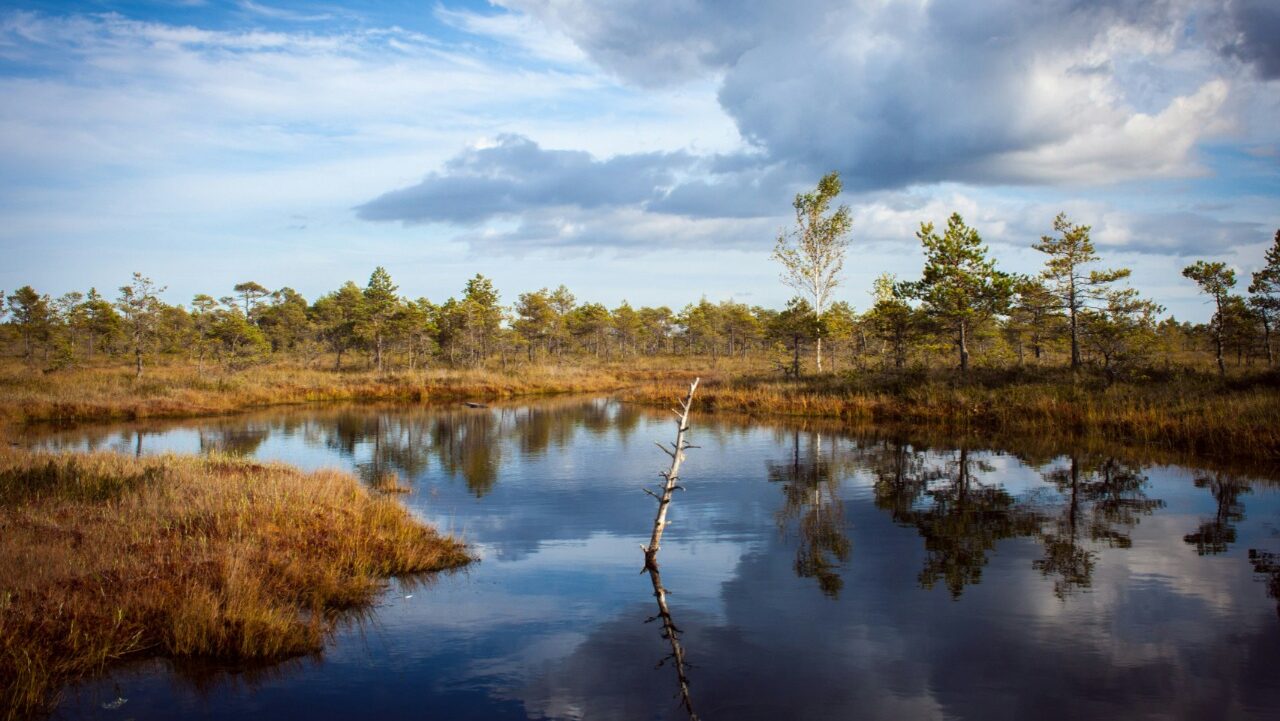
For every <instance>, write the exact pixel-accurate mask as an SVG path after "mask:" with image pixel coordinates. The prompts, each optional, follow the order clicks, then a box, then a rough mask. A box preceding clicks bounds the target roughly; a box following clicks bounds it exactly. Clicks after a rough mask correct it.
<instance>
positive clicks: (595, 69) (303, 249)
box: [0, 0, 1280, 319]
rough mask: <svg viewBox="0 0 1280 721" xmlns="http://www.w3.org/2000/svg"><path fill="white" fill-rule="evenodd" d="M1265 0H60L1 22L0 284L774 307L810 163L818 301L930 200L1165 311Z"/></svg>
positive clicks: (1267, 119) (1235, 118)
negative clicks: (1062, 247)
mask: <svg viewBox="0 0 1280 721" xmlns="http://www.w3.org/2000/svg"><path fill="white" fill-rule="evenodd" d="M1276 117H1280V6H1277V5H1276V4H1275V3H1274V2H1268V1H1267V0H1232V1H1231V2H1227V3H1221V2H1207V1H1205V0H1161V1H1157V2H1147V1H1145V0H1142V1H1139V0H1106V1H1103V2H1082V1H1081V0H1047V1H1046V2H1041V3H1034V4H1030V3H1023V2H1018V1H1016V0H995V1H993V2H987V3H982V4H975V3H971V2H959V1H958V0H951V1H942V0H933V1H930V0H876V2H863V3H860V2H835V0H802V1H800V2H787V3H781V2H778V3H766V2H740V3H736V2H674V1H670V2H668V1H666V0H647V1H643V0H621V1H619V2H611V3H586V2H582V1H581V0H502V2H500V3H493V4H491V3H486V2H470V3H462V2H439V3H434V4H432V3H410V2H381V3H358V4H353V3H331V4H325V3H287V2H274V1H273V2H267V1H265V0H264V1H263V2H256V1H255V2H250V1H247V0H246V1H242V2H212V1H210V2H169V3H148V2H119V3H117V2H83V3H48V2H46V3H22V2H10V3H6V4H5V6H4V9H2V10H0V254H2V255H3V257H4V258H5V262H4V263H3V264H0V288H3V289H12V288H14V287H17V286H18V285H22V284H26V283H30V284H32V285H34V286H36V287H37V288H39V289H40V290H41V291H44V292H49V293H53V294H58V293H62V292H65V291H68V290H74V289H81V290H83V289H85V288H87V287H89V286H97V287H98V288H99V289H109V290H110V291H111V292H112V293H113V292H114V289H115V288H116V287H117V286H119V285H120V284H122V283H123V282H124V281H125V280H126V279H127V278H128V275H129V273H130V272H132V271H135V270H137V271H141V272H143V273H145V274H147V275H150V276H152V277H153V278H155V279H156V280H157V281H159V282H160V283H162V284H164V285H167V286H168V288H169V290H168V292H167V293H166V296H167V299H168V300H169V301H170V302H186V301H189V299H190V297H191V295H193V294H195V293H198V292H208V293H211V294H213V295H219V294H222V293H226V292H229V291H230V288H231V286H232V285H233V284H234V283H236V282H239V281H243V280H250V279H252V280H256V281H258V282H260V283H263V284H264V285H267V286H269V287H272V288H276V287H281V286H285V285H289V286H292V287H294V288H296V289H298V290H299V291H301V292H302V293H303V294H304V295H306V296H307V297H308V298H314V297H315V296H316V295H318V294H320V293H323V292H326V291H328V290H331V289H333V288H335V287H337V286H338V285H339V284H340V283H341V282H343V281H345V280H348V279H353V280H356V281H357V282H361V283H362V282H363V281H364V280H365V279H366V278H367V277H368V275H369V272H370V271H371V270H372V269H373V267H374V266H376V265H383V266H386V267H387V268H388V269H389V270H390V271H391V273H392V275H393V277H394V278H395V279H396V281H397V282H398V283H399V284H400V286H401V291H402V292H404V293H406V294H408V295H412V296H427V297H429V298H432V299H435V300H440V299H443V298H444V297H447V296H449V295H453V294H456V293H458V292H459V290H460V288H461V286H462V284H463V282H464V281H465V279H466V278H467V277H469V276H470V275H472V274H474V273H477V272H480V273H484V274H486V275H488V276H491V277H492V278H494V279H495V281H496V282H497V284H498V287H499V289H500V290H501V291H502V292H503V294H504V298H505V299H507V300H512V299H514V297H515V295H516V294H518V293H520V292H523V291H526V290H533V289H536V288H538V287H541V286H546V285H551V286H554V285H557V284H559V283H565V284H567V285H569V287H570V288H571V289H573V290H574V291H575V292H576V293H577V295H578V296H579V297H580V298H583V299H589V300H597V301H601V302H605V303H608V304H610V305H612V304H615V303H617V302H619V301H621V300H623V299H628V300H630V301H631V302H632V303H642V304H659V303H661V304H667V305H672V306H676V307H678V306H682V305H683V304H685V303H687V302H690V301H694V300H696V299H697V298H698V297H699V296H701V295H704V294H705V295H706V296H707V297H708V298H711V299H712V300H719V299H724V298H735V299H738V300H741V301H744V302H748V303H759V304H764V305H774V306H777V305H781V304H782V303H783V302H784V301H785V299H786V297H787V295H788V292H787V290H786V288H785V287H783V286H782V285H781V283H779V282H778V278H777V269H776V267H775V266H774V265H773V263H772V262H771V261H770V260H769V251H770V250H771V248H772V245H773V239H774V237H775V236H776V235H777V233H778V231H779V230H780V229H782V228H784V227H786V226H787V224H788V222H789V220H788V215H789V211H790V207H789V201H790V198H791V197H792V196H793V195H794V193H796V192H797V191H800V190H803V189H805V188H806V187H812V185H813V184H814V183H815V182H816V180H817V178H818V177H820V176H821V175H822V174H823V173H824V172H826V171H828V170H833V169H834V170H839V171H840V172H841V175H842V177H843V178H844V179H845V184H846V193H845V198H844V201H845V202H847V203H848V204H849V205H850V206H852V209H853V215H854V231H853V244H852V247H851V251H850V253H851V257H850V262H849V263H848V271H847V273H846V277H845V284H844V286H843V287H842V288H841V289H840V290H839V291H838V292H837V295H838V297H839V298H840V299H843V300H847V301H849V302H850V303H852V304H853V305H854V306H855V307H859V308H865V307H866V306H867V304H868V290H869V289H870V285H871V280H872V279H873V278H874V277H875V276H876V275H878V274H879V273H880V272H884V271H888V272H894V273H897V274H899V275H901V276H904V277H911V276H914V275H915V274H917V273H918V272H919V265H920V254H919V250H918V244H917V241H916V240H915V238H914V235H913V232H914V229H915V228H916V227H917V226H918V225H919V223H920V222H921V221H926V220H928V221H935V222H938V221H941V220H942V219H944V218H945V217H946V216H947V215H948V214H950V213H951V212H952V211H959V212H961V213H962V214H963V215H964V216H965V217H966V219H967V220H968V221H969V222H970V224H972V225H974V226H976V227H977V228H978V229H979V231H980V232H981V233H982V234H983V236H984V238H986V239H987V240H988V241H989V243H990V244H991V246H992V250H993V252H994V253H995V254H996V256H997V257H998V258H999V259H1000V261H1001V263H1002V264H1003V266H1004V267H1006V268H1007V269H1010V270H1016V271H1020V272H1032V271H1034V270H1035V269H1036V268H1037V267H1038V266H1039V264H1040V262H1041V258H1040V257H1039V254H1038V253H1036V252H1035V251H1033V250H1031V249H1030V244H1031V243H1032V242H1034V241H1035V240H1036V239H1037V238H1038V237H1039V236H1040V235H1041V234H1044V233H1047V232H1049V231H1050V228H1051V222H1052V219H1053V216H1054V215H1055V214H1056V213H1058V212H1059V211H1063V210H1065V211H1067V212H1068V213H1069V214H1070V215H1071V217H1072V218H1073V219H1074V220H1076V221H1077V222H1082V223H1088V224H1091V225H1092V226H1093V227H1094V237H1095V240H1096V242H1097V244H1098V246H1099V250H1100V252H1101V253H1102V254H1103V255H1104V258H1105V260H1106V261H1107V262H1108V263H1109V264H1120V265H1128V266H1130V267H1133V268H1134V269H1135V272H1134V277H1133V282H1134V284H1135V285H1137V286H1138V287H1140V288H1142V289H1143V290H1144V291H1145V292H1146V293H1148V294H1149V295H1152V296H1154V297H1155V298H1156V299H1157V300H1159V301H1160V302H1162V303H1164V304H1165V305H1166V306H1167V307H1168V308H1169V310H1170V312H1172V313H1174V314H1175V315H1177V316H1178V317H1183V318H1191V319H1203V318H1205V317H1206V316H1207V315H1208V310H1207V307H1206V306H1205V305H1204V304H1203V303H1202V302H1201V300H1200V299H1199V298H1197V297H1196V295H1195V290H1194V288H1193V287H1192V286H1191V285H1190V284H1189V283H1188V282H1187V281H1185V280H1184V279H1182V278H1181V277H1180V275H1179V270H1180V269H1181V268H1182V267H1183V266H1184V265H1186V264H1188V263H1189V262H1190V261H1191V260H1193V259H1197V258H1213V259H1220V260H1225V261H1227V262H1228V263H1230V264H1232V265H1233V266H1234V267H1236V268H1237V269H1238V270H1239V271H1240V272H1241V273H1247V272H1249V271H1250V270H1252V269H1254V268H1256V267H1257V266H1258V263H1259V262H1260V259H1261V255H1262V250H1263V248H1265V247H1266V246H1267V245H1268V244H1269V243H1270V240H1271V237H1272V235H1273V234H1274V232H1275V230H1276V228H1277V227H1280V123H1276V122H1275V118H1276Z"/></svg>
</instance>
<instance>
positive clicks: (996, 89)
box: [504, 0, 1262, 188]
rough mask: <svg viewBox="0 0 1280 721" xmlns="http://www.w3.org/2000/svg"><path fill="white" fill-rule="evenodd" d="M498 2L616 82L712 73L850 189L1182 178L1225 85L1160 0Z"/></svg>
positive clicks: (742, 119) (757, 121) (754, 127)
mask: <svg viewBox="0 0 1280 721" xmlns="http://www.w3.org/2000/svg"><path fill="white" fill-rule="evenodd" d="M504 4H506V5H508V6H509V7H511V8H513V9H515V10H518V11H520V12H523V13H526V14H528V15H531V16H534V17H537V18H539V19H540V20H542V21H543V22H544V23H547V24H550V25H552V26H554V27H555V28H556V29H557V30H558V31H560V32H563V33H564V34H566V35H567V36H568V37H570V38H572V39H573V40H574V41H575V42H576V43H577V44H578V45H579V47H581V48H582V49H583V51H584V52H586V53H587V54H588V55H589V56H591V57H592V58H593V59H594V60H595V61H596V62H598V63H599V64H600V65H601V66H603V67H604V68H606V69H608V70H610V71H612V72H614V73H616V74H617V75H618V76H620V77H622V78H624V79H626V80H628V81H630V82H633V83H637V84H639V85H662V84H668V83H677V82H681V81H687V80H689V79H690V78H695V77H701V76H706V75H714V76H718V77H721V78H722V81H721V87H720V91H719V99H720V103H721V106H722V107H723V108H724V110H725V111H726V112H727V113H728V114H729V115H730V116H731V117H732V118H733V119H734V121H735V122H736V123H737V124H738V128H739V131H740V132H741V133H742V134H743V136H744V137H746V138H747V139H749V140H750V141H751V142H753V143H754V144H756V145H757V146H758V147H760V148H761V149H763V150H764V151H765V152H766V153H767V154H768V155H769V156H770V157H771V158H772V159H773V160H775V161H786V162H794V163H799V164H802V165H804V166H805V167H807V168H810V169H827V168H830V167H834V168H837V169H839V170H841V171H842V172H843V173H844V174H845V177H846V182H847V184H849V185H852V186H859V187H864V188H875V187H893V186H901V185H907V184H911V183H921V182H937V181H947V180H950V181H965V182H982V183H1005V182H1015V183H1027V182H1031V183H1061V182H1069V183H1086V184H1092V183H1110V182H1115V181H1118V180H1125V179H1131V178H1150V177H1170V176H1185V175H1191V174H1195V173H1198V172H1201V169H1200V167H1199V166H1198V164H1197V162H1196V158H1195V152H1194V151H1195V146H1196V144H1197V143H1198V142H1199V141H1201V140H1202V139H1204V138H1205V137H1208V136H1211V135H1212V134H1213V133H1215V132H1220V131H1221V130H1223V129H1224V128H1225V124H1224V123H1222V122H1221V121H1220V119H1219V115H1220V110H1221V108H1222V106H1223V103H1224V101H1225V99H1226V96H1227V94H1228V93H1229V91H1230V85H1229V84H1228V83H1227V82H1226V81H1225V80H1223V79H1222V78H1221V77H1219V76H1218V75H1217V74H1215V69H1214V68H1213V67H1210V66H1204V65H1203V63H1202V62H1201V61H1200V60H1199V59H1197V60H1196V62H1198V63H1201V66H1200V67H1196V68H1188V67H1187V63H1188V61H1187V58H1192V57H1193V56H1194V58H1200V56H1201V55H1214V53H1212V52H1210V51H1208V50H1206V49H1205V48H1203V47H1199V46H1196V47H1189V46H1188V41H1187V40H1186V37H1187V36H1189V35H1194V33H1192V31H1191V29H1189V27H1188V23H1189V21H1190V19H1191V17H1192V15H1193V13H1191V11H1190V10H1188V7H1187V4H1186V3H1183V2H1175V1H1174V0H1168V1H1166V2H1139V1H1138V0H1112V1H1111V2H1103V3H1081V2H1078V1H1077V0H1057V1H1056V2H1048V3H1024V2H1018V1H1016V0H1006V1H1004V2H996V3H983V4H981V5H978V6H975V5H974V4H972V3H965V2H931V3H920V2H915V1H914V0H888V1H887V2H874V3H872V2H866V3H847V2H836V1H835V0H806V1H805V2H800V3H787V4H782V3H776V4H767V5H766V4H762V3H720V2H710V1H706V2H687V3H676V2H641V1H640V0H632V1H628V2H623V3H611V4H609V5H608V6H598V5H592V4H589V3H584V2H581V1H580V0H505V2H504ZM1244 37H1245V38H1246V39H1247V37H1251V36H1244ZM1241 42H1242V43H1244V42H1245V40H1241ZM1241 47H1242V48H1247V49H1248V50H1247V52H1250V53H1254V54H1258V53H1262V51H1261V50H1260V49H1258V48H1259V47H1260V45H1258V44H1256V43H1254V44H1249V43H1245V45H1242V46H1241ZM1239 52H1241V53H1244V52H1246V50H1245V49H1241V50H1240V51H1239ZM1170 59H1176V60H1177V62H1171V63H1170V64H1172V65H1174V66H1176V70H1175V71H1172V72H1170V73H1165V72H1164V71H1162V69H1161V66H1162V65H1163V64H1165V61H1168V60H1170ZM1189 70H1194V72H1188V71H1189ZM1175 74H1176V75H1177V78H1176V79H1173V75H1175ZM1188 78H1190V81H1189V80H1188Z"/></svg>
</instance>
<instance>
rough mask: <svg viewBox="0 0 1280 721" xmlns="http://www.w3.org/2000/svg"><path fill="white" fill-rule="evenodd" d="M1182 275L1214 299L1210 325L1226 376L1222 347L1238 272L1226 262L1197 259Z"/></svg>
mask: <svg viewBox="0 0 1280 721" xmlns="http://www.w3.org/2000/svg"><path fill="white" fill-rule="evenodd" d="M1182 275H1183V276H1184V277H1186V278H1189V279H1191V280H1192V281H1195V283H1196V285H1198V286H1200V292H1202V293H1204V294H1205V295H1208V296H1209V297H1210V298H1211V299H1212V300H1213V304H1214V308H1215V310H1214V313H1213V320H1212V322H1211V323H1210V327H1211V330H1212V333H1213V343H1214V349H1215V351H1216V353H1217V359H1218V374H1219V375H1224V376H1225V375H1226V373H1227V367H1226V365H1225V364H1224V363H1223V360H1222V349H1223V345H1224V343H1225V342H1226V330H1227V314H1226V305H1227V298H1228V296H1229V295H1230V293H1231V289H1232V288H1234V287H1235V286H1236V272H1235V271H1234V270H1232V269H1231V268H1228V267H1227V265H1226V263H1221V262H1212V263H1210V262H1208V261H1203V260H1197V261H1196V262H1195V263H1192V264H1191V265H1188V266H1187V267H1185V268H1183V269H1182Z"/></svg>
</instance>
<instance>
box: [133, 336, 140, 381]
mask: <svg viewBox="0 0 1280 721" xmlns="http://www.w3.org/2000/svg"><path fill="white" fill-rule="evenodd" d="M133 359H134V363H135V372H134V375H133V377H134V378H141V377H142V343H140V342H135V343H134V346H133Z"/></svg>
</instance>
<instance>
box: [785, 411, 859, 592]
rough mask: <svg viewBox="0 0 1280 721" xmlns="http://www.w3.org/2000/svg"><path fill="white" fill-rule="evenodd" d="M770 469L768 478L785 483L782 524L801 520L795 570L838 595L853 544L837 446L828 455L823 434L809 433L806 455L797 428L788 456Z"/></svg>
mask: <svg viewBox="0 0 1280 721" xmlns="http://www.w3.org/2000/svg"><path fill="white" fill-rule="evenodd" d="M767 469H768V474H769V480H770V481H771V482H775V483H781V484H782V494H783V506H782V509H781V510H780V511H779V512H778V523H779V525H780V526H781V527H783V528H785V527H786V526H787V525H788V524H789V523H790V522H791V521H792V520H793V519H795V520H798V523H797V524H796V527H797V530H798V531H799V542H798V543H797V545H796V560H795V565H794V568H795V572H796V575H798V576H800V577H801V578H816V579H817V581H818V587H819V588H820V589H822V592H823V593H824V594H825V595H827V596H830V597H831V598H836V597H838V596H839V595H840V589H841V588H843V587H844V581H843V579H842V578H841V577H840V567H841V566H842V565H843V564H844V563H846V562H847V561H848V560H849V553H850V551H851V549H852V547H853V544H852V543H850V541H849V538H848V536H846V535H845V533H844V504H843V503H842V502H841V500H840V497H839V495H838V494H837V490H838V487H839V475H838V470H839V469H838V463H837V461H836V454H835V449H834V445H833V447H832V451H831V454H830V456H829V457H824V456H823V454H822V434H821V433H818V434H813V435H810V436H809V443H808V445H807V447H806V450H805V452H804V455H803V457H802V455H801V450H800V431H799V430H796V431H794V432H793V435H792V452H791V458H790V459H789V461H787V462H782V463H778V462H774V461H769V462H767Z"/></svg>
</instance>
